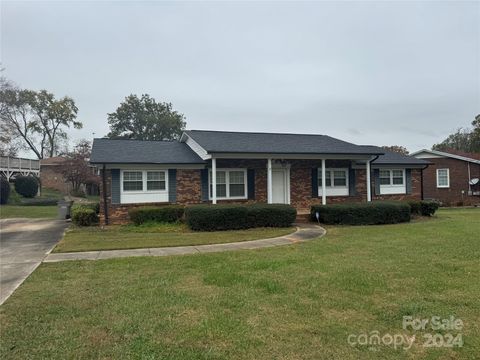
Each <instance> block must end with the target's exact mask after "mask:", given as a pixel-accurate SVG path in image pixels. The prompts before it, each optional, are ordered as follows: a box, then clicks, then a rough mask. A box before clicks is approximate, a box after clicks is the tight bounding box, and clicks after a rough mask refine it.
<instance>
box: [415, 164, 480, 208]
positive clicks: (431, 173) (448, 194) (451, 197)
mask: <svg viewBox="0 0 480 360" xmlns="http://www.w3.org/2000/svg"><path fill="white" fill-rule="evenodd" d="M426 160H428V161H430V162H431V163H432V165H430V166H429V167H428V168H426V169H425V170H423V191H424V198H425V199H436V200H440V201H442V202H443V203H445V205H460V204H461V203H463V204H465V205H467V204H474V203H479V202H480V196H468V190H469V186H468V163H467V162H466V161H462V160H457V159H452V158H431V159H426ZM437 169H450V170H449V172H450V187H449V188H437ZM470 174H471V178H480V165H478V164H470ZM462 190H463V191H464V194H463V195H462ZM473 190H477V191H480V186H477V187H476V188H475V189H473Z"/></svg>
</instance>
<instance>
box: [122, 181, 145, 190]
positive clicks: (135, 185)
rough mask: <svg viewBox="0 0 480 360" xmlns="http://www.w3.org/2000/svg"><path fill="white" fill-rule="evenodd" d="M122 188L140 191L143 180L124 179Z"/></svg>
mask: <svg viewBox="0 0 480 360" xmlns="http://www.w3.org/2000/svg"><path fill="white" fill-rule="evenodd" d="M123 190H124V191H142V190H143V182H142V181H124V182H123Z"/></svg>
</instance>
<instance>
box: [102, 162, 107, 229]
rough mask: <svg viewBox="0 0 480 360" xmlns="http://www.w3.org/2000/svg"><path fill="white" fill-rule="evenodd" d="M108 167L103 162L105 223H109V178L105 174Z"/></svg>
mask: <svg viewBox="0 0 480 360" xmlns="http://www.w3.org/2000/svg"><path fill="white" fill-rule="evenodd" d="M105 171H106V167H105V164H103V170H102V188H103V189H102V190H103V191H102V192H103V216H104V217H105V225H108V201H107V178H106V175H105Z"/></svg>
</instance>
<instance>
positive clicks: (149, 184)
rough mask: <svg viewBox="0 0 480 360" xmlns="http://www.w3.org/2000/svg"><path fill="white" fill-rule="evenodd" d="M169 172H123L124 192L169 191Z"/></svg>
mask: <svg viewBox="0 0 480 360" xmlns="http://www.w3.org/2000/svg"><path fill="white" fill-rule="evenodd" d="M166 177H167V172H166V171H164V170H161V171H158V170H135V171H133V170H124V171H122V191H124V192H158V191H166V190H167V181H166Z"/></svg>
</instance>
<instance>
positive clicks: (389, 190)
mask: <svg viewBox="0 0 480 360" xmlns="http://www.w3.org/2000/svg"><path fill="white" fill-rule="evenodd" d="M379 178H380V194H381V195H392V194H406V193H407V186H406V178H405V169H379Z"/></svg>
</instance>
